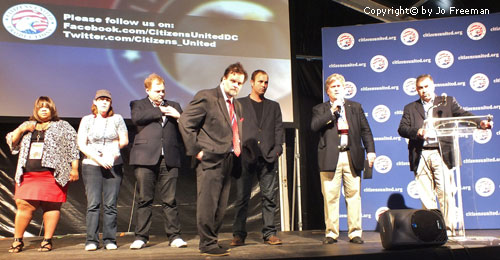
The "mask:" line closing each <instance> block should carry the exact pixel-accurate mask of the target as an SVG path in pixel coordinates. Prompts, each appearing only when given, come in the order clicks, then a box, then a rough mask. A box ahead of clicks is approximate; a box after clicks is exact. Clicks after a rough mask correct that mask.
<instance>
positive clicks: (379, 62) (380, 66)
mask: <svg viewBox="0 0 500 260" xmlns="http://www.w3.org/2000/svg"><path fill="white" fill-rule="evenodd" d="M370 67H371V68H372V70H373V71H375V72H384V71H385V70H386V69H387V67H389V61H387V58H386V57H384V56H383V55H376V56H373V58H372V59H371V60H370Z"/></svg>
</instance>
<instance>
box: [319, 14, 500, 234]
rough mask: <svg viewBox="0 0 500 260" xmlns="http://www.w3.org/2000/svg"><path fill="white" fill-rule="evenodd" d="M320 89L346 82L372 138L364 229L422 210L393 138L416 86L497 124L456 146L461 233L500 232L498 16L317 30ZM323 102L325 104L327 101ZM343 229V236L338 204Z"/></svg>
mask: <svg viewBox="0 0 500 260" xmlns="http://www.w3.org/2000/svg"><path fill="white" fill-rule="evenodd" d="M322 33H323V82H324V80H325V79H326V78H327V77H328V76H329V75H330V74H332V73H340V74H342V75H344V76H345V78H346V81H347V84H346V88H347V90H348V91H347V92H348V93H347V98H350V99H352V100H354V101H357V102H360V103H361V104H362V105H363V108H364V110H365V114H366V116H367V118H368V121H369V123H370V126H371V128H372V131H373V136H374V138H375V147H376V152H377V156H378V158H377V160H376V163H375V166H374V174H373V179H368V180H363V181H362V207H363V228H364V229H365V230H375V229H376V227H377V219H378V217H377V216H378V215H379V214H381V213H382V212H383V211H384V210H386V209H387V208H402V207H403V208H404V207H408V208H420V207H421V204H420V200H419V198H418V192H417V191H416V189H415V183H414V181H413V180H414V175H413V172H410V169H409V163H408V150H407V140H406V139H404V138H401V137H400V136H399V135H398V133H397V128H398V126H399V121H400V120H401V116H402V114H403V108H404V106H405V105H406V104H408V103H410V102H412V101H414V100H417V99H418V95H417V93H416V91H415V79H416V77H417V76H418V75H421V74H427V73H428V74H431V75H432V77H433V78H434V81H435V83H436V94H437V95H442V93H446V94H447V95H448V97H450V96H453V97H455V98H456V99H457V100H458V102H459V104H460V105H461V106H462V107H463V108H464V109H466V110H468V111H471V112H472V113H474V114H475V115H488V114H491V115H493V117H494V121H496V122H497V124H496V126H495V127H494V128H493V129H492V130H485V131H482V130H479V131H477V132H476V133H475V134H474V135H473V136H470V137H464V138H462V139H461V145H460V146H461V150H462V158H461V159H462V168H461V180H462V185H461V186H462V187H461V189H462V196H463V206H464V221H465V227H466V228H467V229H492V228H500V207H499V204H498V201H500V151H499V148H498V147H500V130H499V129H500V128H499V126H500V111H499V110H500V57H499V55H500V13H496V14H489V15H481V16H464V17H454V18H442V19H433V20H425V21H414V22H399V23H387V24H372V25H362V26H346V27H335V28H323V32H322ZM327 98H328V97H327V96H326V95H325V100H327ZM340 210H341V229H343V230H346V229H347V223H346V222H347V221H346V208H345V205H344V203H341V209H340Z"/></svg>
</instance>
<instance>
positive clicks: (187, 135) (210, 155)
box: [179, 86, 243, 169]
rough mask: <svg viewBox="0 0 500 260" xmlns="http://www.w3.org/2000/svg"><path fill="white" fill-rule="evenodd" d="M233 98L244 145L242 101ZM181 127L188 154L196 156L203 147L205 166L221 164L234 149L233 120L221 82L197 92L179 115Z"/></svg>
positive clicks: (203, 165)
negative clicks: (220, 85) (219, 84)
mask: <svg viewBox="0 0 500 260" xmlns="http://www.w3.org/2000/svg"><path fill="white" fill-rule="evenodd" d="M233 101H234V108H235V112H236V120H237V121H238V132H239V135H240V148H241V136H243V129H242V125H241V104H240V102H238V100H236V99H233ZM179 130H180V132H181V134H182V138H183V139H184V144H185V146H186V153H187V155H192V156H195V155H197V154H198V153H199V152H200V151H203V158H202V161H201V164H202V167H203V169H207V168H211V167H214V166H216V165H218V164H219V163H221V161H222V160H223V159H224V158H225V157H226V154H227V153H230V152H231V151H232V150H233V130H232V128H231V120H230V118H229V112H228V109H227V106H226V101H225V100H224V96H223V94H222V90H221V88H220V87H219V86H217V87H216V88H213V89H206V90H201V91H199V92H198V93H197V94H196V95H195V96H194V98H193V100H192V101H191V102H190V103H189V105H188V106H187V107H186V109H185V111H184V112H183V113H182V115H181V118H180V119H179Z"/></svg>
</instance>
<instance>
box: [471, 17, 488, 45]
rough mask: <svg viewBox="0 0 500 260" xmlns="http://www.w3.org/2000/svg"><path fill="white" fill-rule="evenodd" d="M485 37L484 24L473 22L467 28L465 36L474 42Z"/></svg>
mask: <svg viewBox="0 0 500 260" xmlns="http://www.w3.org/2000/svg"><path fill="white" fill-rule="evenodd" d="M485 35H486V27H485V26H484V24H482V23H479V22H475V23H471V24H470V25H469V27H467V36H469V38H471V39H472V40H474V41H477V40H481V39H482V38H483V37H484V36H485Z"/></svg>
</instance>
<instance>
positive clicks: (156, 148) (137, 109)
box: [130, 97, 183, 167]
mask: <svg viewBox="0 0 500 260" xmlns="http://www.w3.org/2000/svg"><path fill="white" fill-rule="evenodd" d="M167 105H168V106H172V107H174V108H175V109H177V111H179V113H182V109H181V106H180V105H179V103H177V102H174V101H170V100H165V106H167ZM130 108H131V111H132V112H131V113H132V122H133V123H134V125H136V126H137V135H136V136H135V139H134V144H133V146H132V149H131V151H130V165H155V164H156V163H158V160H159V158H160V156H161V149H162V148H163V151H164V158H165V163H166V165H167V166H168V167H181V154H183V143H182V137H181V135H180V133H179V126H178V123H177V119H175V118H173V117H168V116H167V117H166V119H165V120H166V123H165V125H164V126H162V112H161V111H160V108H158V107H154V106H153V104H152V103H151V101H150V100H149V98H147V97H146V98H144V99H140V100H135V101H132V102H130Z"/></svg>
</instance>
